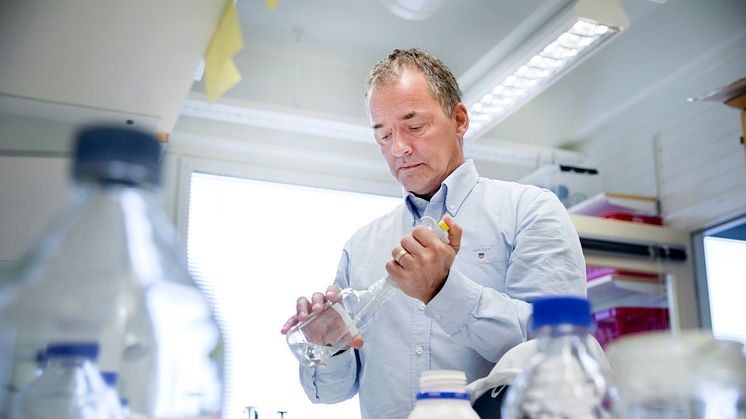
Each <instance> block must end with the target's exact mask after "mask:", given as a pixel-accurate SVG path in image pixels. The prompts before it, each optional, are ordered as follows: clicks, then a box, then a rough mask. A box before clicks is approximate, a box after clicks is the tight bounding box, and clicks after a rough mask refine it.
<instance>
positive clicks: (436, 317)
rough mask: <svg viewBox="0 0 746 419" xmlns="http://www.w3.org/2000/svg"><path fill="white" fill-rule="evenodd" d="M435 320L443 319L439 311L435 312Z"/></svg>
mask: <svg viewBox="0 0 746 419" xmlns="http://www.w3.org/2000/svg"><path fill="white" fill-rule="evenodd" d="M435 320H443V315H442V314H440V313H435Z"/></svg>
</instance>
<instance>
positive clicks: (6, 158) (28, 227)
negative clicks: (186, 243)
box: [0, 113, 177, 268]
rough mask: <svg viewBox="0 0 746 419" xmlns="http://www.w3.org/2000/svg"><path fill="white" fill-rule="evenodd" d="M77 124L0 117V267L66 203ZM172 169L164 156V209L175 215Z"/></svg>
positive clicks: (26, 246)
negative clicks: (71, 152)
mask: <svg viewBox="0 0 746 419" xmlns="http://www.w3.org/2000/svg"><path fill="white" fill-rule="evenodd" d="M77 130H78V125H77V124H74V123H71V122H65V121H55V120H50V119H41V118H35V117H28V116H18V115H10V114H3V113H0V268H3V267H5V266H8V265H9V264H10V263H11V262H14V261H16V260H18V258H19V257H20V256H21V254H22V253H23V251H25V250H26V249H27V248H29V247H30V246H31V245H32V244H33V243H34V241H35V240H37V239H38V238H39V237H40V235H41V234H42V233H43V231H44V230H45V229H46V228H47V227H48V226H49V225H50V223H52V222H53V221H54V218H55V216H56V214H58V213H59V212H60V211H61V210H62V208H63V207H64V205H65V204H66V202H67V194H68V190H69V187H70V170H71V167H70V165H71V159H70V157H69V155H70V150H71V147H72V144H73V140H74V136H75V133H76V131H77ZM176 174H177V173H176V166H175V164H174V160H173V159H172V158H169V156H164V188H163V189H164V205H165V207H166V209H167V213H168V214H169V215H170V216H171V217H172V218H173V217H174V214H175V209H176V206H175V203H174V202H175V199H176V196H175V191H176V187H175V185H176V180H175V177H176Z"/></svg>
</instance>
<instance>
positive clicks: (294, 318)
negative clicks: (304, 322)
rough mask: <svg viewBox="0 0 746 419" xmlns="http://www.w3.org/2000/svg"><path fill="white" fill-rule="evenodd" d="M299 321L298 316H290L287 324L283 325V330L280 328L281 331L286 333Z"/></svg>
mask: <svg viewBox="0 0 746 419" xmlns="http://www.w3.org/2000/svg"><path fill="white" fill-rule="evenodd" d="M298 323H299V322H298V316H290V318H289V319H288V321H286V322H285V324H284V325H283V326H282V330H280V333H282V334H283V335H286V334H287V333H288V330H290V328H291V327H293V326H295V325H296V324H298Z"/></svg>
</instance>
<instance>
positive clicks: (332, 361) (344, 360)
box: [311, 348, 355, 374]
mask: <svg viewBox="0 0 746 419" xmlns="http://www.w3.org/2000/svg"><path fill="white" fill-rule="evenodd" d="M350 358H352V359H350ZM354 358H355V350H354V349H352V348H350V349H347V350H346V351H342V352H338V353H336V354H334V356H331V357H329V358H327V359H325V360H324V361H323V362H322V363H321V364H319V365H317V366H316V367H311V370H313V369H316V370H318V371H319V372H320V373H322V374H323V373H327V371H329V372H331V371H335V370H338V369H340V368H342V367H345V366H347V365H348V364H349V363H350V362H352V361H354Z"/></svg>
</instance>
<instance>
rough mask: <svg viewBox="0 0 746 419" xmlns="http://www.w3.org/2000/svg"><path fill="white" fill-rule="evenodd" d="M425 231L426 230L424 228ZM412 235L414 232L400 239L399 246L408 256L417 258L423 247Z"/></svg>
mask: <svg viewBox="0 0 746 419" xmlns="http://www.w3.org/2000/svg"><path fill="white" fill-rule="evenodd" d="M425 230H427V228H425ZM414 234H415V232H414V231H412V234H407V235H406V236H404V237H402V238H401V242H400V245H401V247H402V248H404V249H406V250H407V252H408V253H409V254H411V255H412V256H414V257H417V256H419V255H420V254H422V251H423V250H424V247H423V243H422V242H421V241H419V240H418V239H417V238H416V237H414Z"/></svg>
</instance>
